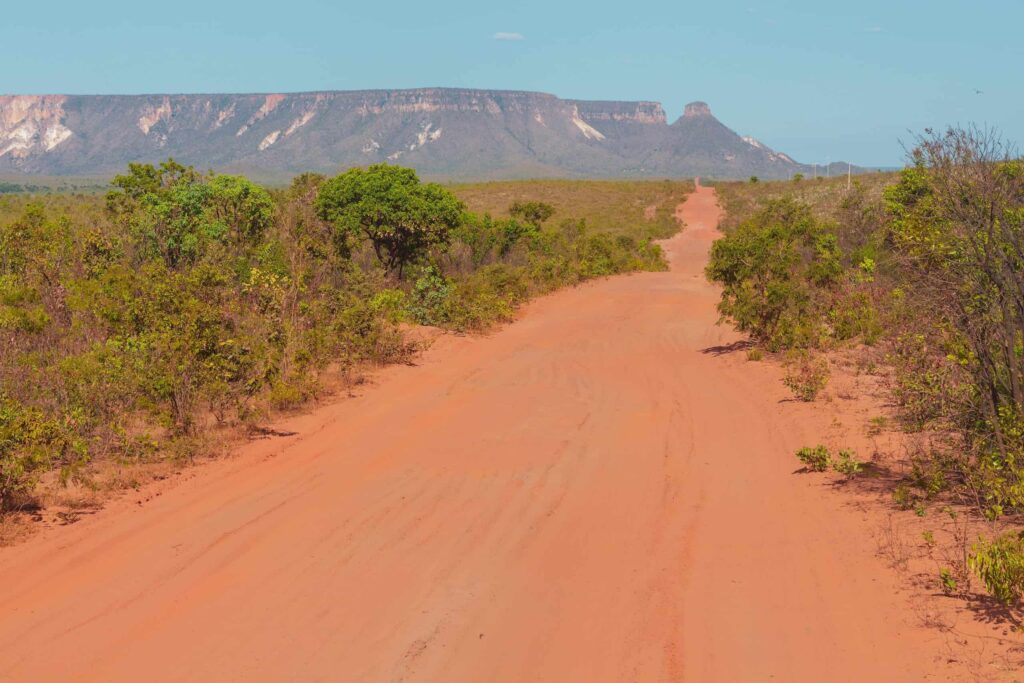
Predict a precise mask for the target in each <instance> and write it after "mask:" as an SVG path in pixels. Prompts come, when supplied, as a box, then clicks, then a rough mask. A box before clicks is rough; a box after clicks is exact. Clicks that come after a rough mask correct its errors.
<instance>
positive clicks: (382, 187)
mask: <svg viewBox="0 0 1024 683" xmlns="http://www.w3.org/2000/svg"><path fill="white" fill-rule="evenodd" d="M316 208H317V212H318V213H319V215H320V217H321V218H322V219H323V220H326V221H328V222H330V223H331V224H333V225H334V226H335V230H336V234H337V236H338V238H339V241H343V240H344V238H345V237H347V236H348V235H352V234H362V235H364V236H365V237H366V238H367V239H369V240H370V242H371V244H372V245H373V249H374V252H375V253H376V254H377V258H378V260H379V261H380V262H381V264H383V266H384V268H385V270H386V271H387V272H388V273H392V272H395V273H397V274H398V277H399V278H401V277H402V273H403V271H404V269H405V267H406V266H407V265H408V264H410V263H413V262H415V261H418V260H421V259H423V258H425V257H426V256H427V254H428V252H429V250H430V249H431V248H433V247H445V246H447V244H448V242H449V240H450V235H451V232H452V230H453V229H455V228H456V227H457V226H458V225H459V224H460V223H461V221H462V218H463V211H464V208H465V207H464V206H463V204H462V202H460V201H459V200H458V199H456V198H455V196H454V195H453V194H452V193H451V192H449V191H448V190H446V189H444V188H443V187H441V186H440V185H438V184H436V183H421V182H420V179H419V177H418V176H417V175H416V171H414V170H413V169H411V168H401V167H399V166H390V165H388V164H377V165H375V166H370V167H369V168H366V169H362V168H353V169H350V170H348V171H346V172H345V173H342V174H341V175H338V176H335V177H334V178H331V179H330V180H328V181H326V182H324V183H323V185H322V186H321V187H320V192H319V194H318V196H317V200H316Z"/></svg>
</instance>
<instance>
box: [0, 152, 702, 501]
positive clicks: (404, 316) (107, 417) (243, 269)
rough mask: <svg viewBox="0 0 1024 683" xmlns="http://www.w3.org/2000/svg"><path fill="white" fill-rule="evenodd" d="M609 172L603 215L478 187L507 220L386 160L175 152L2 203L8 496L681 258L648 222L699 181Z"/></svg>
mask: <svg viewBox="0 0 1024 683" xmlns="http://www.w3.org/2000/svg"><path fill="white" fill-rule="evenodd" d="M549 186H555V187H556V188H557V192H547V191H545V190H544V188H547V187H549ZM605 187H614V188H618V189H615V190H612V191H611V192H612V194H613V195H614V199H612V200H610V201H611V202H612V205H613V206H615V207H617V208H616V210H615V212H614V215H615V218H614V219H608V220H603V221H602V222H601V223H599V224H596V225H595V224H592V223H591V221H590V219H589V217H590V215H591V214H590V213H589V211H590V209H587V210H581V209H580V207H581V206H586V204H587V202H589V201H590V197H591V196H592V194H593V190H591V189H590V185H588V184H586V183H582V184H578V185H574V186H572V187H564V186H562V185H560V184H559V183H532V184H531V183H527V184H525V185H524V186H523V187H522V188H520V189H516V188H517V186H516V185H515V184H508V183H503V184H499V185H496V186H488V185H477V186H473V187H472V188H469V189H466V190H465V194H466V195H468V196H469V197H471V200H472V202H476V203H477V204H492V203H493V204H494V205H496V206H499V205H500V207H501V211H500V212H499V211H495V214H496V215H490V214H488V213H473V212H471V211H470V210H468V209H467V206H466V201H465V200H464V199H463V192H464V190H463V189H460V188H455V189H454V190H453V189H450V188H446V187H443V186H441V185H437V184H432V183H424V182H421V181H420V179H419V178H418V177H417V176H416V174H415V173H414V172H413V171H411V170H409V169H403V168H398V167H394V166H386V165H381V166H373V167H370V168H368V169H354V170H351V171H347V172H345V173H342V174H340V175H338V176H336V177H334V178H325V177H322V176H319V175H313V174H306V175H302V176H299V177H297V178H296V179H295V180H294V182H292V184H291V185H290V186H289V187H287V188H283V189H279V190H271V189H267V188H264V187H261V186H259V185H257V184H255V183H253V182H251V181H249V180H248V179H246V178H244V177H240V176H231V175H222V174H217V173H200V172H198V171H196V170H195V169H192V168H189V167H185V166H182V165H180V164H177V163H175V162H173V161H167V162H165V163H163V164H160V165H159V166H152V165H148V164H132V165H130V167H129V168H128V170H127V172H126V173H125V174H123V175H119V176H117V177H116V178H115V179H114V181H113V183H112V185H111V186H110V189H109V191H108V192H107V193H106V194H105V195H103V194H92V195H70V194H45V195H34V196H22V195H6V196H4V197H2V198H0V510H3V511H9V510H16V509H21V508H24V507H26V506H31V505H33V504H34V498H33V489H34V486H35V484H36V483H37V481H39V479H40V478H41V477H56V478H57V479H59V480H60V481H64V482H68V481H77V482H80V483H84V484H85V485H89V483H90V476H91V472H92V471H93V467H94V465H95V464H96V463H100V462H117V463H122V464H132V463H138V462H146V461H149V460H153V459H163V458H173V459H178V460H180V459H189V458H191V457H193V456H195V455H197V454H200V453H203V452H204V450H205V449H206V448H207V444H208V443H209V441H210V440H209V438H208V435H209V433H210V430H211V429H216V428H218V427H220V426H240V427H249V428H256V427H257V426H258V425H259V423H260V422H261V421H263V420H264V419H265V418H266V416H267V414H268V411H272V410H280V409H288V408H294V407H296V406H298V405H301V404H302V403H304V402H305V401H308V400H309V399H312V398H315V397H317V396H318V395H320V394H321V393H322V392H323V379H324V377H325V376H328V375H331V374H332V373H333V374H338V373H340V374H342V375H346V374H347V373H348V372H349V371H350V370H351V369H352V368H354V367H356V366H358V365H360V364H365V363H389V362H396V361H405V360H408V359H409V358H410V356H411V354H413V353H414V352H415V349H416V347H415V345H414V344H412V343H410V342H409V341H407V339H406V336H405V335H403V329H405V327H404V326H408V325H411V324H416V323H419V324H427V325H435V326H439V327H442V328H446V329H450V330H456V331H470V330H482V329H486V328H487V327H488V326H491V325H493V324H495V323H497V322H499V321H502V320H507V319H509V318H510V316H511V315H512V314H513V312H514V310H515V308H516V306H518V305H519V304H520V303H522V302H523V301H525V300H527V299H529V298H530V297H533V296H536V295H539V294H543V293H545V292H548V291H551V290H553V289H556V288H558V287H563V286H566V285H573V284H576V283H579V282H582V281H584V280H587V279H589V278H594V277H600V276H605V275H611V274H614V273H621V272H627V271H635V270H658V269H663V268H664V267H665V264H664V261H663V258H662V255H661V251H660V249H659V248H658V247H657V246H656V245H654V244H652V243H651V240H650V237H651V235H653V234H659V235H664V234H667V233H668V232H669V228H668V226H667V225H663V224H662V223H659V222H658V221H659V220H660V219H658V217H657V216H654V217H651V216H650V215H649V213H648V215H646V216H645V212H644V207H646V206H648V203H649V202H652V201H654V200H653V199H652V198H654V197H656V198H657V199H658V201H660V202H662V203H664V204H666V205H668V204H669V203H671V204H672V206H674V205H675V204H676V203H678V202H679V201H680V200H681V199H682V197H683V195H684V194H685V191H686V186H685V185H683V184H681V183H671V184H663V183H649V184H643V183H637V184H628V185H627V186H624V187H619V186H617V185H608V186H605V185H601V188H602V189H601V190H599V191H598V193H600V194H606V192H605V189H604V188H605ZM513 191H514V192H513ZM577 191H578V192H579V193H580V194H582V195H583V196H577V195H576V194H574V193H575V192H577ZM510 192H513V193H514V194H515V195H516V196H515V197H514V198H510V199H509V201H507V202H506V201H505V198H506V196H507V195H508V194H509V193H510ZM534 192H535V195H531V193H534ZM616 193H617V194H616ZM634 195H636V196H635V197H634ZM548 197H555V198H557V203H554V204H551V203H548V202H547V201H546V198H548ZM634 200H635V201H634ZM662 213H664V211H663V210H662ZM609 220H610V221H611V222H609ZM652 226H656V227H655V228H652Z"/></svg>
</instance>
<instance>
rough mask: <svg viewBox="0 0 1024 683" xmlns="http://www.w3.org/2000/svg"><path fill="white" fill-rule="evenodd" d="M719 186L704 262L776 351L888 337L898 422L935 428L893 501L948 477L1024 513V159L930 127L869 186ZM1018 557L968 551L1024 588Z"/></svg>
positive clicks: (1016, 548) (975, 135)
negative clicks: (714, 233) (722, 215)
mask: <svg viewBox="0 0 1024 683" xmlns="http://www.w3.org/2000/svg"><path fill="white" fill-rule="evenodd" d="M844 184H845V183H844ZM883 186H884V190H883V189H882V187H883ZM791 193H798V194H799V195H800V197H801V198H803V200H804V201H803V202H801V201H799V200H796V199H793V198H786V195H788V194H791ZM722 195H723V198H724V201H725V203H726V206H727V208H729V210H730V213H731V215H730V217H729V219H728V220H727V221H726V230H727V235H726V237H725V238H724V239H722V240H721V241H720V242H719V243H718V244H716V245H715V248H714V250H713V253H712V262H711V265H710V266H709V268H708V274H709V276H710V277H711V278H712V279H714V280H717V281H718V282H721V283H722V284H723V286H724V292H723V298H722V303H721V306H720V310H721V311H722V313H723V315H724V316H725V317H727V318H730V319H732V320H734V321H735V322H736V323H737V325H738V326H739V327H741V329H744V330H746V331H749V332H750V333H751V334H752V336H754V337H755V339H757V340H758V341H760V342H762V343H763V344H764V345H765V346H766V347H767V348H769V349H772V350H784V349H793V348H798V349H799V348H804V347H818V348H825V347H830V346H832V345H834V344H835V343H838V342H841V341H843V340H847V339H851V340H857V341H862V342H865V343H869V344H876V343H878V344H882V345H883V346H884V348H885V349H886V351H887V358H888V360H889V361H890V365H891V372H890V373H888V375H889V377H890V386H891V389H892V398H893V399H894V403H895V404H896V405H897V406H898V408H899V412H900V417H901V420H902V423H903V426H904V428H905V429H908V430H914V431H925V430H927V431H929V432H931V433H932V434H933V435H937V436H938V437H939V438H936V439H933V440H932V441H931V443H932V444H933V445H932V446H931V447H929V449H928V450H927V451H925V452H921V453H916V454H913V457H912V458H911V460H912V468H911V472H910V476H909V477H907V478H906V480H905V481H904V482H902V483H900V484H899V487H898V488H897V489H896V493H895V498H896V499H897V501H898V502H900V504H901V505H906V506H908V507H916V506H917V505H919V501H921V500H928V499H932V498H934V497H935V496H938V495H942V494H943V493H944V492H947V491H952V492H953V493H954V494H956V496H957V497H958V499H959V500H960V501H963V502H970V504H972V505H975V506H976V507H977V509H978V510H979V511H980V512H982V513H984V515H985V516H986V517H988V518H989V519H995V518H997V517H1000V516H1003V515H1008V514H1020V513H1021V512H1024V161H1021V160H1020V159H1019V158H1017V156H1016V155H1015V154H1014V153H1013V152H1012V150H1011V149H1010V148H1009V147H1008V146H1007V145H1006V144H1005V143H1004V142H1002V141H1001V140H1000V139H999V138H998V136H996V135H995V134H994V133H992V132H991V131H986V130H977V129H951V130H948V131H946V132H943V133H935V132H932V131H928V132H927V133H926V134H925V135H924V136H923V137H921V138H919V139H918V141H917V146H916V147H915V149H914V150H913V152H912V154H911V158H910V164H909V165H908V166H907V168H905V169H904V170H903V171H902V172H900V173H899V174H895V175H894V176H892V177H890V178H888V179H885V178H884V177H876V178H874V179H873V185H872V190H871V192H870V193H869V192H868V191H867V190H866V189H864V187H861V188H858V187H856V186H854V187H853V188H851V189H845V188H843V187H841V186H839V185H838V184H837V183H831V184H829V183H822V182H819V181H814V182H813V183H801V184H799V189H796V188H795V187H794V185H793V184H791V183H790V184H786V188H785V189H779V184H774V186H773V184H770V183H760V184H758V185H756V186H752V185H751V184H749V183H742V184H740V183H736V184H734V185H732V186H731V187H729V188H728V189H725V190H723V192H722ZM780 195H782V196H781V198H780ZM822 245H827V246H826V248H824V249H823V248H822ZM833 246H834V249H833ZM819 263H820V264H822V265H823V266H824V268H823V270H820V271H816V269H815V266H816V265H818V264H819ZM837 264H838V265H839V270H838V271H837V270H836V269H835V266H836V265H837ZM799 379H800V378H799V377H796V376H794V378H793V380H792V382H791V383H792V384H793V385H794V386H795V387H797V388H799V387H802V386H804V385H805V384H806V383H804V382H800V381H798V380H799ZM1022 558H1024V548H1022V546H1021V541H1020V538H1019V537H1017V536H1015V535H1013V536H1006V537H1002V538H1000V539H998V540H997V541H995V542H992V543H983V544H981V545H980V546H979V547H978V549H977V550H976V553H975V555H974V559H973V560H972V561H973V563H974V568H975V571H977V572H978V573H979V575H981V576H982V578H983V579H984V581H985V583H986V585H987V586H988V588H989V590H990V591H992V592H993V594H994V595H996V596H997V597H998V598H999V599H1000V600H1004V601H1016V600H1018V599H1019V598H1020V591H1021V588H1022V585H1024V583H1022V578H1021V577H1022V576H1024V571H1022V570H1021V567H1024V559H1022Z"/></svg>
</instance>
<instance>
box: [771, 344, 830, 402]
mask: <svg viewBox="0 0 1024 683" xmlns="http://www.w3.org/2000/svg"><path fill="white" fill-rule="evenodd" d="M786 367H787V370H786V375H785V377H783V379H782V382H783V384H785V385H786V386H787V387H788V388H789V390H790V391H792V392H793V396H795V397H796V398H798V399H800V400H801V401H808V402H810V401H813V400H814V399H816V398H818V395H819V394H820V393H821V392H822V391H823V390H824V389H825V386H826V385H827V384H828V378H829V368H828V361H827V360H826V359H825V358H823V357H821V356H813V355H811V354H810V353H809V352H807V351H803V350H801V351H793V352H790V354H789V356H788V358H787V359H786Z"/></svg>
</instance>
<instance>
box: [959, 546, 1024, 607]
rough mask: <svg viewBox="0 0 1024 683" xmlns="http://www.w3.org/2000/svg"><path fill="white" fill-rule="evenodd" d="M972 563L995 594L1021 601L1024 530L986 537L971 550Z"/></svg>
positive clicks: (1005, 599) (1012, 601)
mask: <svg viewBox="0 0 1024 683" xmlns="http://www.w3.org/2000/svg"><path fill="white" fill-rule="evenodd" d="M970 567H971V569H972V570H974V572H975V573H976V574H977V575H978V576H979V577H980V578H981V580H982V582H983V583H984V584H985V587H986V588H987V589H988V592H989V593H991V594H992V596H993V597H994V598H996V599H997V600H999V601H1000V602H1002V603H1003V604H1005V605H1015V604H1017V603H1018V602H1020V598H1021V593H1022V591H1024V533H1022V532H1013V533H1009V534H1005V535H1003V536H1000V537H998V538H996V539H995V540H994V541H991V542H989V541H986V540H984V539H982V540H981V541H979V542H978V543H977V544H976V545H975V546H974V548H973V549H972V551H971V555H970Z"/></svg>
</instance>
